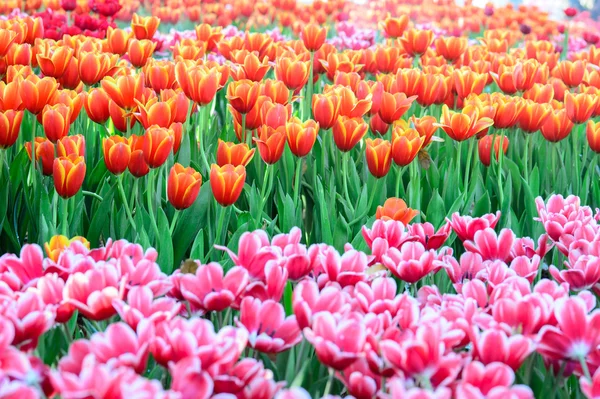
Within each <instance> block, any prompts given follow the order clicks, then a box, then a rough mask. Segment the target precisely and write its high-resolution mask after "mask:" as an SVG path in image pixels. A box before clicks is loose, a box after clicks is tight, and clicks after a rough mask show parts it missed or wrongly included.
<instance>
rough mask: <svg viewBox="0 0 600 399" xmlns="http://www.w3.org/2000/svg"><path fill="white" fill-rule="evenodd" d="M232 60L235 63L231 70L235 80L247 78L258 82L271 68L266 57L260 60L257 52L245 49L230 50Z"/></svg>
mask: <svg viewBox="0 0 600 399" xmlns="http://www.w3.org/2000/svg"><path fill="white" fill-rule="evenodd" d="M232 61H233V62H234V63H235V68H233V71H232V75H233V77H234V79H235V80H241V79H249V80H252V81H254V82H260V81H262V80H263V79H264V77H265V75H266V74H267V72H269V69H271V65H269V59H268V57H265V58H263V59H262V60H261V59H260V58H259V57H258V53H257V52H250V51H248V50H245V49H244V50H235V51H232Z"/></svg>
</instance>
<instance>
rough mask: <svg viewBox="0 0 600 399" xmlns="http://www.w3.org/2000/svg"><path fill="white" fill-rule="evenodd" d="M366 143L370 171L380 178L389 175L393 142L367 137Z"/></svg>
mask: <svg viewBox="0 0 600 399" xmlns="http://www.w3.org/2000/svg"><path fill="white" fill-rule="evenodd" d="M365 144H366V146H365V151H366V158H367V166H368V167H369V172H371V174H372V175H373V176H375V177H376V178H378V179H379V178H381V177H383V176H385V175H387V174H388V172H389V171H390V167H391V166H392V144H391V143H390V142H389V141H387V140H383V139H375V140H372V139H366V140H365Z"/></svg>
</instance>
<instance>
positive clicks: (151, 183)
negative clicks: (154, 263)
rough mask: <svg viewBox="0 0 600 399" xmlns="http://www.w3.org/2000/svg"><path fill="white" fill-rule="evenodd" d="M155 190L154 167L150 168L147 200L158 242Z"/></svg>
mask: <svg viewBox="0 0 600 399" xmlns="http://www.w3.org/2000/svg"><path fill="white" fill-rule="evenodd" d="M153 191H154V169H150V172H149V173H148V187H147V188H146V201H147V202H148V213H149V214H150V222H151V223H152V228H153V229H154V234H155V235H156V237H155V239H156V242H158V237H159V236H160V234H159V233H158V225H157V224H156V216H154V205H153V201H152V192H153Z"/></svg>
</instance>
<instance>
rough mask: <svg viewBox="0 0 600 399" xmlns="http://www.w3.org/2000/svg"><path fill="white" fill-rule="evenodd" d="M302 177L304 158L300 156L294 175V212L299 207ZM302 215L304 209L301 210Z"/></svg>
mask: <svg viewBox="0 0 600 399" xmlns="http://www.w3.org/2000/svg"><path fill="white" fill-rule="evenodd" d="M301 179H302V158H300V157H298V160H297V161H296V176H295V177H294V212H296V211H297V209H298V201H299V200H300V180H301ZM300 214H301V215H302V211H300Z"/></svg>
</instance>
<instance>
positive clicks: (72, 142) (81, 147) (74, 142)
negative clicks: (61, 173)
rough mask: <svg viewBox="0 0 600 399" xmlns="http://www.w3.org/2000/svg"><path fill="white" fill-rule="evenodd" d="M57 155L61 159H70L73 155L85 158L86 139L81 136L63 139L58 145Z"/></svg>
mask: <svg viewBox="0 0 600 399" xmlns="http://www.w3.org/2000/svg"><path fill="white" fill-rule="evenodd" d="M56 154H57V155H58V156H59V157H68V156H69V155H71V154H75V155H77V156H78V157H85V138H84V137H83V135H81V134H76V135H74V136H66V137H63V138H62V139H60V140H58V142H57V143H56Z"/></svg>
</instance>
